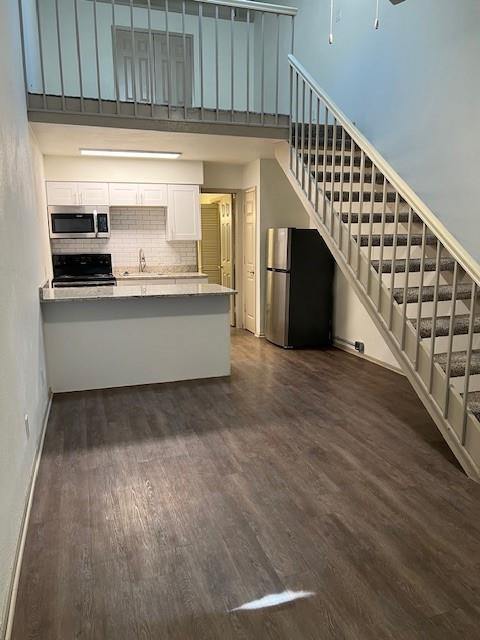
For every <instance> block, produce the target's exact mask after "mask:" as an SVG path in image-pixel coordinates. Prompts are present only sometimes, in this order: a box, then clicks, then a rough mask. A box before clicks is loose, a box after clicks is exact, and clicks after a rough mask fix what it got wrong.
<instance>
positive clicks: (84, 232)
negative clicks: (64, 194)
mask: <svg viewBox="0 0 480 640" xmlns="http://www.w3.org/2000/svg"><path fill="white" fill-rule="evenodd" d="M48 223H49V227H50V237H51V238H108V237H109V236H110V213H109V208H108V207H59V206H55V207H48Z"/></svg>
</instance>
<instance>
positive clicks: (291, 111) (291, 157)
mask: <svg viewBox="0 0 480 640" xmlns="http://www.w3.org/2000/svg"><path fill="white" fill-rule="evenodd" d="M289 71H290V105H289V106H290V118H289V125H290V126H289V130H288V137H289V144H288V146H289V149H288V151H289V156H290V157H289V160H290V171H293V145H294V142H293V78H294V75H293V74H294V71H293V67H292V65H289Z"/></svg>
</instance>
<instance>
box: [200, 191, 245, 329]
mask: <svg viewBox="0 0 480 640" xmlns="http://www.w3.org/2000/svg"><path fill="white" fill-rule="evenodd" d="M232 200H233V198H232V194H231V193H202V194H201V195H200V212H201V223H202V239H201V240H200V242H199V243H198V258H199V260H198V262H199V269H200V271H202V272H203V273H206V274H207V275H208V282H209V283H211V284H221V285H223V286H224V287H229V288H231V289H233V288H235V267H234V260H235V258H234V254H235V248H234V231H233V229H234V224H233V216H234V207H233V201H232ZM230 324H231V326H232V327H234V326H235V324H236V322H235V296H231V298H230Z"/></svg>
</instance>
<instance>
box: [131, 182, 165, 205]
mask: <svg viewBox="0 0 480 640" xmlns="http://www.w3.org/2000/svg"><path fill="white" fill-rule="evenodd" d="M138 186H139V197H140V203H139V204H141V205H143V206H150V207H166V206H167V205H168V190H167V185H166V184H139V185H138Z"/></svg>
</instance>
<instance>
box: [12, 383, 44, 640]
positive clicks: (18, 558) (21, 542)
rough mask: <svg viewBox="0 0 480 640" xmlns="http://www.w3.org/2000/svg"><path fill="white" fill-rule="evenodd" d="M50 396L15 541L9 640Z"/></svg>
mask: <svg viewBox="0 0 480 640" xmlns="http://www.w3.org/2000/svg"><path fill="white" fill-rule="evenodd" d="M52 398H53V394H52V393H50V395H49V398H48V402H47V406H46V409H45V413H44V416H43V422H42V430H41V432H40V437H39V439H38V443H37V450H36V453H35V458H34V461H33V465H32V473H31V475H30V484H29V487H28V491H27V500H26V502H25V507H24V510H23V517H22V524H21V527H20V536H19V539H18V543H17V551H16V554H15V562H14V565H13V567H14V568H13V576H12V580H11V584H10V592H9V596H8V599H7V606H6V613H7V615H6V620H7V624H6V627H5V635H4V636H3V639H2V640H10V636H11V634H12V627H13V616H14V614H15V604H16V601H17V591H18V581H19V579H20V570H21V568H22V560H23V551H24V549H25V539H26V537H27V529H28V522H29V519H30V511H31V508H32V500H33V493H34V491H35V483H36V481H37V475H38V467H39V465H40V459H41V457H42V451H43V443H44V441H45V433H46V431H47V424H48V418H49V417H50V409H51V407H52Z"/></svg>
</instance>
